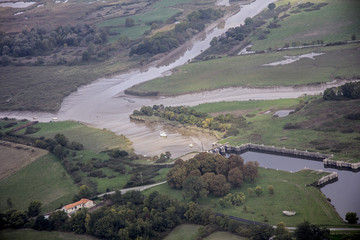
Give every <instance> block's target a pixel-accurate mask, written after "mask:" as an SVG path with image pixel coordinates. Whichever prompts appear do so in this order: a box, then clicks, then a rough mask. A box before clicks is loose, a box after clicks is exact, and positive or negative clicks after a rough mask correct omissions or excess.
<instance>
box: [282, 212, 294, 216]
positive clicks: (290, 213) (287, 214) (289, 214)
mask: <svg viewBox="0 0 360 240" xmlns="http://www.w3.org/2000/svg"><path fill="white" fill-rule="evenodd" d="M283 214H284V215H286V216H294V215H295V214H296V212H292V211H283Z"/></svg>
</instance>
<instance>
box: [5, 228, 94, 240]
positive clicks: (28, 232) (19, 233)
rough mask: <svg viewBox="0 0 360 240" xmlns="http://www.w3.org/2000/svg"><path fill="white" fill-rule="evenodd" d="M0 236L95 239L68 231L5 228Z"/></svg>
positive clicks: (17, 239) (33, 239) (39, 239)
mask: <svg viewBox="0 0 360 240" xmlns="http://www.w3.org/2000/svg"><path fill="white" fill-rule="evenodd" d="M0 238H1V239H2V240H22V239H26V240H49V239H51V240H73V239H77V240H96V239H98V238H95V237H93V236H90V235H84V234H81V235H80V234H74V233H70V232H55V231H54V232H48V231H35V230H32V229H18V230H13V229H6V230H2V231H0Z"/></svg>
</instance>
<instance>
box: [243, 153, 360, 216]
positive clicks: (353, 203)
mask: <svg viewBox="0 0 360 240" xmlns="http://www.w3.org/2000/svg"><path fill="white" fill-rule="evenodd" d="M241 156H242V157H243V158H244V160H245V162H248V161H258V162H259V164H260V166H262V167H267V168H273V169H279V170H284V171H292V172H295V171H299V170H301V169H304V168H307V169H313V170H326V171H331V172H337V173H338V181H336V182H334V183H331V184H328V185H326V186H325V187H323V188H321V191H322V192H323V193H324V194H325V196H326V197H327V198H330V199H331V204H333V205H334V206H335V208H336V210H337V212H338V213H339V215H340V216H341V217H342V218H343V219H344V218H345V215H346V213H347V212H356V213H357V215H358V216H359V215H360V203H359V199H360V188H359V186H358V184H359V183H360V172H357V173H355V172H352V171H345V170H339V169H333V168H325V167H324V164H323V163H322V162H321V161H314V160H307V159H302V158H294V157H286V156H278V155H273V154H266V153H257V152H246V153H243V154H241Z"/></svg>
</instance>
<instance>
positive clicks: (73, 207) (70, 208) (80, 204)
mask: <svg viewBox="0 0 360 240" xmlns="http://www.w3.org/2000/svg"><path fill="white" fill-rule="evenodd" d="M93 206H95V205H94V202H93V201H91V200H89V199H85V198H82V199H81V200H79V201H77V202H74V203H71V204H68V205H66V206H64V207H62V209H61V210H63V211H64V212H66V213H67V214H72V213H75V212H76V211H77V210H80V209H82V208H91V207H93Z"/></svg>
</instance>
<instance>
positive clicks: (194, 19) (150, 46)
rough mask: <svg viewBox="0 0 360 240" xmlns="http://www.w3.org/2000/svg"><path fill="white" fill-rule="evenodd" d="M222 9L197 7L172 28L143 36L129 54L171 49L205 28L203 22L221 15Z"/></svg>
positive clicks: (156, 52)
mask: <svg viewBox="0 0 360 240" xmlns="http://www.w3.org/2000/svg"><path fill="white" fill-rule="evenodd" d="M223 14H224V13H223V11H222V10H220V9H218V10H214V9H212V8H208V9H204V10H203V9H199V10H197V11H193V12H192V13H190V14H189V15H187V19H186V20H184V21H182V22H180V23H177V24H176V25H175V28H174V29H173V30H170V31H167V32H160V33H157V34H155V35H154V36H152V37H150V38H145V39H144V40H143V41H142V42H141V43H140V44H139V45H137V46H135V47H133V48H131V50H130V56H132V55H134V54H137V55H144V54H148V55H155V54H158V53H164V52H168V51H171V50H172V49H174V48H177V47H178V46H180V44H182V43H184V42H185V41H186V40H187V39H190V38H191V37H192V36H193V35H195V34H196V33H198V32H200V31H202V30H203V29H204V28H205V24H206V23H209V22H211V21H213V20H217V19H219V18H221V17H222V16H223Z"/></svg>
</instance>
